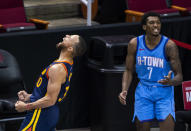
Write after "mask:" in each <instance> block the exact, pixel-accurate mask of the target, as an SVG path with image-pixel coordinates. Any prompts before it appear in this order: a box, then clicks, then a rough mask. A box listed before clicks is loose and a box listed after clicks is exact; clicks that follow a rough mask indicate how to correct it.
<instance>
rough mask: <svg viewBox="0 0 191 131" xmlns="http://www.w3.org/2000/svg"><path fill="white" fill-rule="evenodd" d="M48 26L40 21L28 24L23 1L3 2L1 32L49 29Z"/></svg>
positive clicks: (4, 0)
mask: <svg viewBox="0 0 191 131" xmlns="http://www.w3.org/2000/svg"><path fill="white" fill-rule="evenodd" d="M48 24H49V22H47V21H43V20H38V19H30V20H29V22H27V18H26V15H25V8H24V4H23V0H3V1H1V3H0V32H11V31H21V30H33V29H47V28H48Z"/></svg>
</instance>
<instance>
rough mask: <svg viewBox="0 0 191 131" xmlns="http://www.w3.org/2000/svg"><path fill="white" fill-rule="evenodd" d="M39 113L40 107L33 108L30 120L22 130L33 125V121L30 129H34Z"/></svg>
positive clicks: (33, 130)
mask: <svg viewBox="0 0 191 131" xmlns="http://www.w3.org/2000/svg"><path fill="white" fill-rule="evenodd" d="M40 113H41V108H40V109H35V111H34V113H33V116H32V119H31V121H30V122H29V124H28V125H27V126H26V127H25V128H24V129H23V130H22V131H27V129H29V128H30V127H31V126H32V125H33V123H34V125H33V126H32V131H35V128H36V124H37V122H38V120H39V117H40Z"/></svg>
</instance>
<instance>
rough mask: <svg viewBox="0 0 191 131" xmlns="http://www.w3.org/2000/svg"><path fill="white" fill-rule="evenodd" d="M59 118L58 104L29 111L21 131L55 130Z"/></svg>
mask: <svg viewBox="0 0 191 131" xmlns="http://www.w3.org/2000/svg"><path fill="white" fill-rule="evenodd" d="M58 118H59V108H58V106H57V105H54V106H51V107H48V108H43V109H36V110H33V111H29V112H28V113H27V114H26V117H25V119H24V120H23V122H22V124H21V127H20V129H19V131H33V130H35V131H55V128H56V124H57V121H58Z"/></svg>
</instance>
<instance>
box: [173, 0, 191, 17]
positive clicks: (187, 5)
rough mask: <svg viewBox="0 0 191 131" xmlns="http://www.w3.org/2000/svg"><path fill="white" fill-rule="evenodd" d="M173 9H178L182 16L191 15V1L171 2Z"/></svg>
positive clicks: (178, 0)
mask: <svg viewBox="0 0 191 131" xmlns="http://www.w3.org/2000/svg"><path fill="white" fill-rule="evenodd" d="M170 4H171V8H174V9H178V10H179V11H181V12H182V14H186V15H189V12H190V11H191V1H190V0H171V1H170Z"/></svg>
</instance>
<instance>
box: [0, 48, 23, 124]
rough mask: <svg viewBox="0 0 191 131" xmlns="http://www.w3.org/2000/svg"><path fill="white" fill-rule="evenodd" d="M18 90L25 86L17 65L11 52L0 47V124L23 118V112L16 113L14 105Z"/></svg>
mask: <svg viewBox="0 0 191 131" xmlns="http://www.w3.org/2000/svg"><path fill="white" fill-rule="evenodd" d="M20 90H25V86H24V80H23V78H22V75H21V72H20V69H19V65H18V63H17V61H16V59H15V57H14V56H13V55H12V54H10V53H9V52H7V51H5V50H2V49H0V116H1V117H0V126H2V125H3V124H5V123H6V122H10V121H15V120H22V119H24V115H25V113H18V112H17V111H16V110H15V106H14V105H15V102H16V101H17V99H18V97H17V92H18V91H20Z"/></svg>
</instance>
